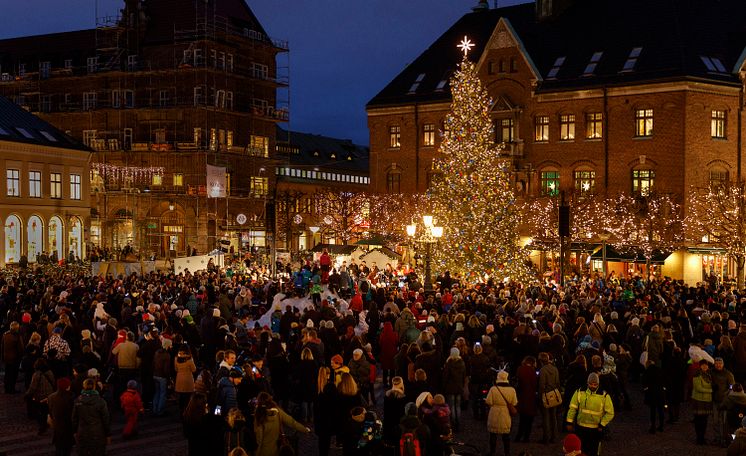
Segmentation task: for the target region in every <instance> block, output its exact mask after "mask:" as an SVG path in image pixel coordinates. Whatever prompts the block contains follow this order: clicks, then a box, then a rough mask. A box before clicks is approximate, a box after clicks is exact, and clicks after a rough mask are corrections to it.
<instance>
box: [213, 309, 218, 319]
mask: <svg viewBox="0 0 746 456" xmlns="http://www.w3.org/2000/svg"><path fill="white" fill-rule="evenodd" d="M212 316H213V317H219V316H220V309H212Z"/></svg>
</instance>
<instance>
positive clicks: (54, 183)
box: [49, 173, 62, 199]
mask: <svg viewBox="0 0 746 456" xmlns="http://www.w3.org/2000/svg"><path fill="white" fill-rule="evenodd" d="M49 197H50V198H54V199H60V198H62V173H51V174H49Z"/></svg>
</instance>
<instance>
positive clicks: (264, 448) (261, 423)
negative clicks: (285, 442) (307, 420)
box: [254, 392, 311, 456]
mask: <svg viewBox="0 0 746 456" xmlns="http://www.w3.org/2000/svg"><path fill="white" fill-rule="evenodd" d="M283 426H285V427H287V428H292V429H295V430H296V431H298V432H301V433H304V434H308V433H309V432H311V430H310V429H309V428H307V427H305V426H303V425H302V424H300V423H298V422H297V421H295V420H294V419H293V418H292V417H291V416H290V415H288V414H287V413H285V411H283V410H282V409H281V408H280V407H279V406H278V405H277V404H275V402H274V401H273V400H272V396H270V395H269V394H268V393H266V392H262V393H259V396H257V400H256V411H255V412H254V434H255V435H256V444H257V449H256V451H255V452H254V455H255V456H278V455H279V454H280V445H279V439H280V435H281V434H282V428H283Z"/></svg>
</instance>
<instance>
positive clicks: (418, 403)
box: [414, 391, 433, 408]
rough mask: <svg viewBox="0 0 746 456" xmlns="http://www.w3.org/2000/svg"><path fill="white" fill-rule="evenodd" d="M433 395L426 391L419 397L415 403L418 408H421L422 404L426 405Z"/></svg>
mask: <svg viewBox="0 0 746 456" xmlns="http://www.w3.org/2000/svg"><path fill="white" fill-rule="evenodd" d="M432 396H433V395H432V394H430V393H428V392H427V391H424V392H422V393H420V395H419V396H417V400H415V401H414V404H415V405H416V406H417V408H420V407H421V406H422V404H424V403H425V402H426V401H427V398H428V397H432Z"/></svg>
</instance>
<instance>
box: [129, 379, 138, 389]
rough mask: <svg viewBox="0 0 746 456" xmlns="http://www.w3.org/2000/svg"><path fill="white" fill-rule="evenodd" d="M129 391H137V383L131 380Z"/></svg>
mask: <svg viewBox="0 0 746 456" xmlns="http://www.w3.org/2000/svg"><path fill="white" fill-rule="evenodd" d="M127 389H137V381H136V380H130V381H128V382H127Z"/></svg>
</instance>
